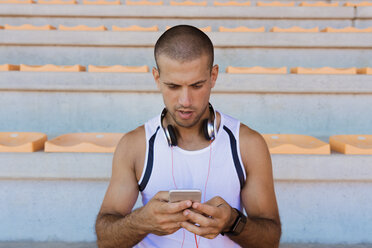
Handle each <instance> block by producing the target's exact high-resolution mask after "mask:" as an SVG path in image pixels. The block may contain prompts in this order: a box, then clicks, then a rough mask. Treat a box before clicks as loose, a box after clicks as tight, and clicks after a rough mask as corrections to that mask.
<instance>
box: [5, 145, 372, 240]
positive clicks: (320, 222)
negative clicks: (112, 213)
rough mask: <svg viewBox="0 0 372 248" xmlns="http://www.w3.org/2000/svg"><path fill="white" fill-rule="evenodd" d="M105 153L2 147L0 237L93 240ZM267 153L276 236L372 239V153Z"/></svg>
mask: <svg viewBox="0 0 372 248" xmlns="http://www.w3.org/2000/svg"><path fill="white" fill-rule="evenodd" d="M111 158H112V154H81V153H80V154H79V153H77V154H73V153H65V154H64V153H44V152H37V153H33V154H17V155H15V154H12V153H5V154H0V188H1V189H2V190H1V191H0V197H1V199H2V204H0V219H1V223H2V225H0V241H19V240H32V241H64V242H82V241H94V240H95V233H94V223H95V218H96V214H97V213H98V210H99V207H100V204H101V202H102V199H103V196H104V193H105V191H106V188H107V186H108V178H109V177H110V174H111ZM272 159H273V167H274V178H275V187H276V194H277V200H278V205H279V211H280V215H281V218H282V223H283V236H282V242H291V243H292V242H319V243H324V244H331V243H333V244H337V243H345V244H355V243H372V237H371V235H370V233H371V232H372V224H371V223H372V205H371V204H370V202H371V201H372V195H371V194H370V192H371V190H372V170H371V164H372V157H371V156H346V155H340V154H332V155H329V156H324V155H273V156H272ZM140 205H141V203H140V202H138V203H137V204H136V206H137V207H138V206H140Z"/></svg>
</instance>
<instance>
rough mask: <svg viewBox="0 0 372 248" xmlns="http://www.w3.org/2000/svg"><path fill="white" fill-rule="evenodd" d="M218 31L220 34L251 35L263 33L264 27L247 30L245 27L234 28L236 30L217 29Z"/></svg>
mask: <svg viewBox="0 0 372 248" xmlns="http://www.w3.org/2000/svg"><path fill="white" fill-rule="evenodd" d="M218 31H220V32H242V33H244V32H252V33H263V32H265V27H259V28H247V27H243V26H240V27H236V28H225V27H222V26H221V27H219V28H218Z"/></svg>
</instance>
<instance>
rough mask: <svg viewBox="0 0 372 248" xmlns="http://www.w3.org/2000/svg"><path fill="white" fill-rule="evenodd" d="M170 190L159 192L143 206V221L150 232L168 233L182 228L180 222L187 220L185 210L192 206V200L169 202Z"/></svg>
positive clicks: (157, 233)
mask: <svg viewBox="0 0 372 248" xmlns="http://www.w3.org/2000/svg"><path fill="white" fill-rule="evenodd" d="M168 198H169V193H168V191H160V192H158V193H157V194H156V195H155V196H154V197H153V198H152V199H151V200H150V201H149V202H148V203H147V204H146V205H145V206H144V207H143V208H142V210H141V211H142V214H143V219H142V220H143V221H144V224H145V226H146V227H147V228H146V229H148V233H153V234H156V235H168V234H172V233H174V232H176V231H177V230H178V229H180V228H181V225H180V222H183V221H186V220H187V217H186V216H184V215H183V211H184V210H185V209H187V208H190V207H191V205H192V202H191V201H190V200H187V201H180V202H175V203H170V202H168Z"/></svg>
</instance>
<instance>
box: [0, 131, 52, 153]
mask: <svg viewBox="0 0 372 248" xmlns="http://www.w3.org/2000/svg"><path fill="white" fill-rule="evenodd" d="M46 140H47V136H46V134H44V133H35V132H0V152H35V151H38V150H41V149H43V148H44V143H45V141H46Z"/></svg>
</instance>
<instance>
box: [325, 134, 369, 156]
mask: <svg viewBox="0 0 372 248" xmlns="http://www.w3.org/2000/svg"><path fill="white" fill-rule="evenodd" d="M329 142H330V145H331V149H332V150H334V151H337V152H340V153H343V154H354V155H355V154H365V155H366V154H368V155H372V135H333V136H331V137H329Z"/></svg>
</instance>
